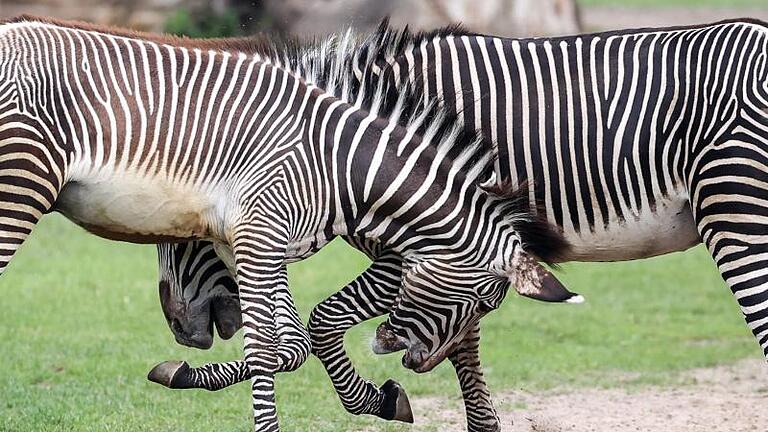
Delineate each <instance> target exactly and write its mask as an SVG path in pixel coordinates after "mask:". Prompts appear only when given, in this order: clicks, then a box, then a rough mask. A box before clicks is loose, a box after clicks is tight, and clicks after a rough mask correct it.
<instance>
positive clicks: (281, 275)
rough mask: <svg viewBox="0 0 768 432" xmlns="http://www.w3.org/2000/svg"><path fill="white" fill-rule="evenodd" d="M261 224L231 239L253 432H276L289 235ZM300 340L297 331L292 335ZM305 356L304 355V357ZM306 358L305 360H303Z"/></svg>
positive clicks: (245, 227)
mask: <svg viewBox="0 0 768 432" xmlns="http://www.w3.org/2000/svg"><path fill="white" fill-rule="evenodd" d="M275 225H277V224H274V223H269V222H262V223H260V224H259V223H253V222H252V223H250V224H247V225H241V226H239V227H238V229H237V230H236V231H235V233H234V236H233V242H232V246H233V251H234V256H235V266H236V270H237V285H238V289H239V292H240V305H241V309H242V313H243V342H244V352H245V361H246V363H247V364H248V369H249V371H250V374H251V377H252V378H251V384H252V387H251V390H252V393H251V394H252V401H253V413H254V426H255V430H256V431H259V432H273V431H278V430H279V429H280V427H279V425H278V418H277V408H276V406H275V372H277V371H278V370H280V368H281V361H284V359H281V358H280V356H279V355H278V352H277V347H278V332H277V329H276V328H277V326H278V325H279V323H278V322H277V317H276V316H275V308H276V299H277V298H278V297H279V296H278V295H277V294H278V292H279V291H280V290H281V289H287V288H284V287H287V286H288V281H287V279H286V275H287V272H286V269H285V250H286V247H287V245H288V238H289V237H288V230H287V229H286V228H285V227H283V226H275ZM296 334H301V330H296ZM307 354H308V353H307ZM301 357H303V358H306V354H305V355H303V356H301Z"/></svg>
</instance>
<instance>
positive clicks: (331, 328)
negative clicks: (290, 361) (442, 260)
mask: <svg viewBox="0 0 768 432" xmlns="http://www.w3.org/2000/svg"><path fill="white" fill-rule="evenodd" d="M401 262H402V260H401V258H400V256H399V255H397V254H393V253H385V254H383V255H381V256H379V257H377V258H376V259H375V260H374V261H373V263H372V264H371V266H370V267H369V268H368V269H367V270H366V271H365V272H363V273H362V274H361V275H360V276H358V277H357V278H356V279H355V280H353V281H352V282H350V283H349V284H348V285H347V286H345V287H344V288H342V289H341V290H340V291H339V292H337V293H335V294H333V295H332V296H330V297H328V298H327V299H325V300H324V301H322V302H321V303H320V304H318V305H317V306H315V308H314V309H313V310H312V313H311V315H310V318H309V335H310V338H311V340H312V353H313V354H315V356H317V358H318V359H320V361H321V362H322V363H323V366H324V367H325V369H326V372H327V373H328V376H329V377H330V379H331V382H332V383H333V387H334V388H335V389H336V393H337V394H338V396H339V399H340V400H341V403H342V405H343V406H344V408H345V409H346V410H347V411H348V412H350V413H352V414H370V415H375V416H377V417H381V418H383V419H386V420H398V421H403V422H407V423H412V422H413V413H412V411H411V407H410V403H409V402H408V397H407V395H406V393H405V391H404V390H403V389H402V387H401V386H400V385H399V384H398V383H397V382H395V381H393V380H389V381H387V382H386V383H384V385H382V386H381V387H378V386H376V384H375V383H373V382H371V381H368V380H366V379H363V378H362V377H361V376H360V375H358V374H357V372H356V371H355V368H354V366H353V365H352V362H351V361H350V359H349V357H348V356H347V353H346V351H345V349H344V334H345V333H346V331H347V330H348V329H350V328H351V327H353V326H355V325H357V324H359V323H361V322H363V321H366V320H368V319H371V318H374V317H377V316H381V315H384V314H386V313H387V312H389V309H390V308H391V307H392V304H393V303H394V301H395V298H396V297H397V293H398V292H399V289H400V273H401V271H402V270H401Z"/></svg>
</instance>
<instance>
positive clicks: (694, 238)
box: [564, 199, 701, 261]
mask: <svg viewBox="0 0 768 432" xmlns="http://www.w3.org/2000/svg"><path fill="white" fill-rule="evenodd" d="M565 235H566V239H567V240H568V241H569V243H570V244H571V252H570V254H569V255H568V257H567V258H566V259H565V260H564V261H628V260H634V259H640V258H648V257H652V256H657V255H663V254H666V253H670V252H678V251H684V250H686V249H689V248H691V247H693V246H695V245H697V244H699V243H701V237H700V236H699V233H698V231H697V230H696V223H695V222H694V219H693V214H692V212H691V207H690V205H689V204H688V201H687V199H680V200H670V201H666V202H661V203H659V205H657V207H656V208H655V209H650V208H647V209H645V210H644V211H641V212H639V213H637V214H635V215H634V216H630V217H629V218H628V219H627V220H624V221H612V222H611V223H609V224H608V226H606V227H595V230H594V231H585V232H581V233H575V232H568V230H565Z"/></svg>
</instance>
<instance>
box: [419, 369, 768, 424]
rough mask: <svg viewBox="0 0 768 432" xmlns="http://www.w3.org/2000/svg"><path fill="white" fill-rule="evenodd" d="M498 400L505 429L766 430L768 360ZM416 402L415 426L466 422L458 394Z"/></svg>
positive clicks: (509, 394) (497, 394)
mask: <svg viewBox="0 0 768 432" xmlns="http://www.w3.org/2000/svg"><path fill="white" fill-rule="evenodd" d="M494 401H495V403H496V406H497V409H498V411H499V415H500V417H501V419H502V430H504V431H506V432H576V431H578V432H582V431H584V432H616V431H622V432H624V431H632V432H646V431H647V432H659V431H674V432H704V431H706V432H710V431H718V432H758V431H768V409H766V407H767V406H768V365H766V364H765V362H764V361H760V360H749V361H742V362H739V363H736V364H734V365H730V366H720V367H715V368H707V369H695V370H692V371H689V372H684V373H681V374H680V375H678V376H676V377H675V379H674V380H673V382H672V384H671V385H670V386H664V387H657V386H651V387H648V386H646V387H636V386H633V387H631V388H629V389H565V390H555V391H549V392H546V393H540V394H533V393H528V392H524V391H511V392H498V391H496V392H494ZM411 402H412V403H413V408H414V412H415V414H416V415H417V418H416V425H415V427H414V429H413V430H414V431H419V430H430V429H432V428H434V427H435V426H437V430H440V431H460V430H465V426H464V411H463V407H462V405H461V402H460V401H458V400H446V399H440V398H419V399H415V400H412V401H411ZM427 425H429V426H427Z"/></svg>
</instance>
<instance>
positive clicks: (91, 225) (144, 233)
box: [55, 175, 221, 243]
mask: <svg viewBox="0 0 768 432" xmlns="http://www.w3.org/2000/svg"><path fill="white" fill-rule="evenodd" d="M215 207H216V206H215V205H214V203H213V202H212V200H211V199H209V197H207V196H206V194H204V193H202V192H196V191H192V190H190V188H184V187H180V186H176V185H172V184H169V183H167V182H164V181H162V180H158V179H145V178H142V177H139V176H130V175H111V176H101V177H97V176H94V178H90V179H88V180H85V181H73V182H70V183H68V184H67V185H66V186H65V187H64V189H63V190H62V192H61V194H60V195H59V198H58V199H57V201H56V207H55V210H57V211H59V212H61V213H63V214H64V215H65V216H66V217H67V218H69V219H70V220H72V221H73V222H75V223H76V224H78V225H80V226H82V227H84V228H85V229H87V230H88V231H91V232H93V233H94V234H97V235H99V236H102V237H106V238H110V239H115V240H124V241H131V242H136V243H154V242H157V241H163V240H166V241H167V240H173V239H177V240H183V239H196V238H211V237H215V232H217V231H219V229H217V227H220V226H221V221H220V220H217V219H219V218H218V217H217V213H219V212H217V211H216V208H215Z"/></svg>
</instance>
